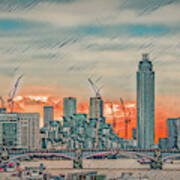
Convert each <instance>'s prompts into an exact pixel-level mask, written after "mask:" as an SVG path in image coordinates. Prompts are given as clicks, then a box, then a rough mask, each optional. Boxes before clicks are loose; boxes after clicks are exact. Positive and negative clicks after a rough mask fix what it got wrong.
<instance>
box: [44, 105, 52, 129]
mask: <svg viewBox="0 0 180 180" xmlns="http://www.w3.org/2000/svg"><path fill="white" fill-rule="evenodd" d="M53 120H54V108H53V106H44V127H48V125H49V122H50V121H53Z"/></svg>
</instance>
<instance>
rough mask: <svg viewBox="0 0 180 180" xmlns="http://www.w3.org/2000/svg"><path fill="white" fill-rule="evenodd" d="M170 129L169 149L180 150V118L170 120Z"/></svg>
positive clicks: (168, 122)
mask: <svg viewBox="0 0 180 180" xmlns="http://www.w3.org/2000/svg"><path fill="white" fill-rule="evenodd" d="M167 128H168V148H176V149H180V118H169V119H168V120H167Z"/></svg>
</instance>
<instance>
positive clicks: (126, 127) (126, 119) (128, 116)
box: [120, 98, 131, 139]
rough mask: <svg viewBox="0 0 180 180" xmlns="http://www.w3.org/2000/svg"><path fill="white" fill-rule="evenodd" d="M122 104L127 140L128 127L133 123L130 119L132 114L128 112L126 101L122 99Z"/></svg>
mask: <svg viewBox="0 0 180 180" xmlns="http://www.w3.org/2000/svg"><path fill="white" fill-rule="evenodd" d="M120 102H121V106H122V110H123V114H124V123H125V138H126V139H127V138H128V125H129V123H130V122H131V119H130V114H129V113H128V114H127V112H126V108H125V105H124V100H123V99H122V98H120Z"/></svg>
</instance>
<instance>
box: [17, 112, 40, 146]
mask: <svg viewBox="0 0 180 180" xmlns="http://www.w3.org/2000/svg"><path fill="white" fill-rule="evenodd" d="M17 115H18V119H19V121H20V131H21V132H20V134H21V143H20V145H21V147H22V148H27V149H39V147H40V134H39V131H40V129H39V120H40V115H39V113H18V114H17Z"/></svg>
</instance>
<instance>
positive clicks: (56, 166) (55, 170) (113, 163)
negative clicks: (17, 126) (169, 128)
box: [1, 159, 180, 180]
mask: <svg viewBox="0 0 180 180" xmlns="http://www.w3.org/2000/svg"><path fill="white" fill-rule="evenodd" d="M40 163H43V164H44V165H45V166H46V168H47V170H46V171H47V172H49V173H52V174H67V173H70V172H79V171H97V172H98V173H99V174H105V175H106V176H107V177H108V178H116V177H120V176H121V173H122V172H133V173H134V175H135V176H139V175H142V176H144V175H146V176H148V177H149V178H150V180H151V179H152V180H179V179H180V161H175V163H174V164H166V165H164V166H163V170H150V169H149V165H140V164H139V163H137V160H136V159H115V160H85V161H83V167H84V169H83V170H75V169H73V168H72V167H73V162H72V161H68V160H59V161H58V160H52V161H50V160H34V161H27V162H22V163H21V167H25V166H39V165H40ZM1 174H2V176H1V177H3V176H4V177H5V176H6V177H7V176H9V174H7V173H1ZM11 179H12V178H11Z"/></svg>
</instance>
